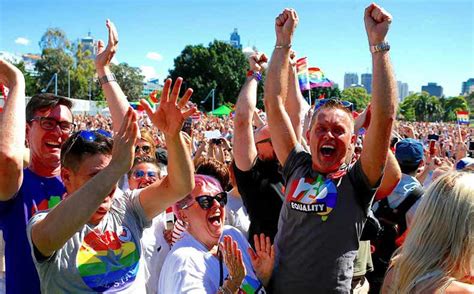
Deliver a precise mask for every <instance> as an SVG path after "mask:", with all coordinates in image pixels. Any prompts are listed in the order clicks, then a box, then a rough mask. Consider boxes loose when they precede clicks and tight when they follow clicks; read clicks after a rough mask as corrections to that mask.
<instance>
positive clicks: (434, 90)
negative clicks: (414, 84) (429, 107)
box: [421, 83, 443, 97]
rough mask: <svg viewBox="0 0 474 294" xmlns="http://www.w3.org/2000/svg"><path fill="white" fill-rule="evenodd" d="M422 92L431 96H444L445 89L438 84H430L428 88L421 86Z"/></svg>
mask: <svg viewBox="0 0 474 294" xmlns="http://www.w3.org/2000/svg"><path fill="white" fill-rule="evenodd" d="M421 91H425V92H428V93H430V95H431V96H436V97H441V96H443V87H441V86H440V85H438V84H436V83H428V85H426V86H421Z"/></svg>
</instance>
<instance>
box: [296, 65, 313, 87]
mask: <svg viewBox="0 0 474 294" xmlns="http://www.w3.org/2000/svg"><path fill="white" fill-rule="evenodd" d="M296 73H297V75H298V82H299V84H300V89H301V91H306V90H309V89H311V87H310V84H309V73H308V58H307V57H303V58H300V59H298V60H297V61H296Z"/></svg>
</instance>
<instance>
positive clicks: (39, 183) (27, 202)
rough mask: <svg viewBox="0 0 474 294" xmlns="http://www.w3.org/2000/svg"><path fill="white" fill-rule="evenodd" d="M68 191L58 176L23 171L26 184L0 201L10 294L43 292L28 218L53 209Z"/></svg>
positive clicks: (0, 223) (7, 285)
mask: <svg viewBox="0 0 474 294" xmlns="http://www.w3.org/2000/svg"><path fill="white" fill-rule="evenodd" d="M65 192H66V190H65V188H64V185H63V183H62V181H61V178H60V177H59V176H56V177H51V178H45V177H41V176H38V175H36V174H35V173H33V172H32V171H31V170H30V169H28V168H25V169H24V170H23V183H22V185H21V187H20V190H19V191H18V193H17V194H16V195H15V196H14V197H13V198H12V199H10V200H8V201H0V229H2V230H3V237H4V239H5V261H6V272H5V274H6V288H7V293H8V294H10V293H40V282H39V278H38V274H37V272H36V269H35V265H34V264H33V259H32V257H31V249H30V245H29V243H28V238H27V235H26V225H27V224H28V221H29V219H30V218H31V217H32V216H33V215H34V214H35V213H36V212H38V211H41V210H46V209H50V208H53V207H54V206H55V205H57V204H58V203H59V202H60V201H61V199H62V196H63V194H64V193H65Z"/></svg>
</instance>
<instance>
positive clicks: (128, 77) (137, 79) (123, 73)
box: [110, 62, 145, 101]
mask: <svg viewBox="0 0 474 294" xmlns="http://www.w3.org/2000/svg"><path fill="white" fill-rule="evenodd" d="M110 69H111V70H112V72H113V73H114V74H115V77H116V79H117V83H118V84H119V85H120V87H121V88H122V91H123V92H124V94H125V95H126V96H127V99H128V100H129V101H138V100H139V99H140V97H141V95H142V90H143V79H144V78H145V77H144V76H142V75H141V70H140V69H139V68H138V67H132V66H130V65H128V64H127V63H125V62H123V63H120V64H119V65H115V64H111V67H110Z"/></svg>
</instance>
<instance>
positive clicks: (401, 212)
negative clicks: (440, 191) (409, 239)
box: [393, 187, 424, 235]
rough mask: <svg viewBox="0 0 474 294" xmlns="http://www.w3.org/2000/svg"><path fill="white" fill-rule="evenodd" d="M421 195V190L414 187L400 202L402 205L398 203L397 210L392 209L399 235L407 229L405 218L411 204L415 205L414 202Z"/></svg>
mask: <svg viewBox="0 0 474 294" xmlns="http://www.w3.org/2000/svg"><path fill="white" fill-rule="evenodd" d="M423 193H424V191H423V188H420V187H416V188H415V189H413V190H412V191H410V192H408V195H407V196H406V198H405V199H404V200H403V201H402V203H400V205H398V206H397V208H395V209H393V213H394V215H395V218H396V220H397V223H398V226H399V233H400V235H402V234H403V233H404V232H405V230H406V229H407V222H406V218H405V215H406V213H407V212H408V210H410V208H411V207H412V206H413V204H415V203H416V201H418V199H420V197H421V196H422V195H423Z"/></svg>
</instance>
